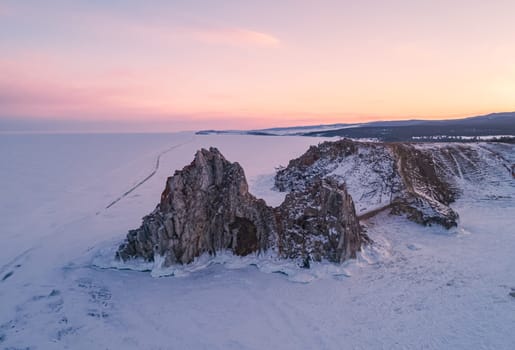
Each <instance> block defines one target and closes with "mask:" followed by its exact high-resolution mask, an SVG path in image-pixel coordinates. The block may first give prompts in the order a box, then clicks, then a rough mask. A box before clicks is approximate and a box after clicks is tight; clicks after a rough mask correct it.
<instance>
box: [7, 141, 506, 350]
mask: <svg viewBox="0 0 515 350" xmlns="http://www.w3.org/2000/svg"><path fill="white" fill-rule="evenodd" d="M321 141H322V140H321V139H320V138H304V137H259V136H237V135H224V136H216V135H210V136H195V135H193V134H191V133H181V134H168V135H165V134H162V135H158V134H156V135H2V136H0V160H1V162H2V166H1V167H0V184H1V185H0V186H1V191H0V193H1V196H0V219H1V222H2V229H1V230H2V231H1V238H2V254H1V255H0V348H2V349H3V348H6V349H7V348H22V349H24V348H31V349H384V348H386V349H390V348H391V349H513V344H514V343H515V333H514V332H513V330H514V329H515V298H513V297H511V296H510V293H511V292H512V291H513V288H515V274H514V273H513V271H514V269H513V268H514V266H515V265H514V264H515V260H514V258H513V252H514V251H515V231H514V229H513V227H514V224H515V219H514V218H515V186H514V184H513V181H511V182H510V181H498V179H496V178H486V179H484V178H483V179H482V180H481V181H482V183H481V184H482V186H481V187H482V188H484V189H490V190H489V191H490V192H493V193H494V194H495V195H494V196H488V195H487V193H486V192H487V191H486V190H482V191H481V192H480V194H479V195H477V194H474V193H477V192H474V193H472V192H468V191H467V192H465V193H464V195H463V196H462V198H461V199H460V200H459V201H458V202H457V203H456V204H455V205H454V208H455V209H456V210H457V211H458V212H459V214H460V218H461V221H460V226H459V227H458V228H457V229H456V230H454V231H450V232H449V231H445V230H444V229H441V228H439V227H421V226H419V225H416V224H413V223H411V222H409V221H407V220H405V219H403V218H402V217H393V216H388V215H386V214H385V213H383V214H380V215H379V216H377V217H375V218H374V219H372V220H370V221H368V222H367V223H366V225H367V232H368V234H369V235H370V237H371V238H372V239H373V240H374V242H375V245H374V247H367V248H366V249H364V251H363V252H362V253H361V254H360V256H359V257H358V260H357V261H354V262H350V263H346V264H344V265H343V266H336V265H333V264H327V263H321V264H313V268H312V269H310V270H303V269H299V268H298V267H297V266H295V264H293V263H291V262H283V261H275V260H273V259H272V258H266V257H256V256H249V257H246V258H243V259H240V258H235V257H233V256H231V254H228V253H221V254H219V255H217V256H216V257H214V258H213V257H207V256H203V257H200V258H199V259H197V261H196V262H195V263H194V264H192V265H191V266H184V267H180V268H176V269H175V270H174V271H173V274H174V275H175V277H163V278H155V277H152V276H151V273H149V272H148V271H155V272H154V275H155V276H162V275H169V274H170V272H171V271H162V270H160V268H159V266H158V265H159V264H148V263H147V264H146V265H145V264H141V263H139V264H134V266H127V265H123V266H122V265H120V266H113V265H112V264H113V260H112V259H110V257H112V254H113V252H114V249H116V246H117V244H118V243H119V242H120V241H121V240H122V239H123V238H124V237H125V234H126V232H127V230H128V229H130V228H134V227H137V226H138V225H139V224H140V220H141V217H142V216H143V215H145V214H147V213H149V212H150V211H151V210H152V209H153V208H154V207H155V205H156V203H157V200H158V198H159V196H160V193H161V191H162V190H163V187H164V183H165V179H166V177H167V176H169V175H171V174H172V173H173V171H174V170H176V169H180V168H182V167H183V166H184V165H185V164H188V163H189V162H191V160H192V159H193V155H194V153H195V150H197V149H198V148H200V147H209V146H216V147H218V148H219V149H220V150H221V152H222V153H223V154H224V155H225V156H226V157H227V158H228V159H229V160H231V161H238V162H240V164H241V165H242V166H243V168H244V169H245V172H246V174H247V177H248V179H249V185H250V190H251V192H252V193H254V194H256V195H257V196H259V197H263V198H265V199H266V200H267V201H268V202H269V203H271V204H274V205H275V204H278V203H279V202H280V201H281V200H282V197H281V196H283V195H282V194H277V193H276V192H274V191H272V190H271V184H272V180H271V177H272V176H273V173H274V168H275V167H276V166H279V165H286V164H287V162H288V160H289V159H291V158H294V157H297V156H299V155H300V154H302V153H303V152H304V151H305V150H306V149H307V148H308V146H309V145H310V144H316V143H318V142H321ZM483 146H484V147H493V148H491V149H490V150H491V151H494V152H498V153H499V154H501V155H502V156H503V157H506V158H510V157H511V159H512V158H513V157H514V156H515V155H513V153H510V150H512V148H506V149H505V148H502V147H500V146H499V147H497V146H491V145H486V144H485V145H483ZM174 147H175V148H174ZM172 148H173V149H172ZM166 150H170V151H168V152H167V153H163V152H164V151H166ZM485 152H488V150H485ZM162 153H163V154H162ZM160 154H162V156H161V158H160V164H159V168H158V169H157V171H156V173H155V174H154V175H153V176H151V177H150V178H149V179H148V180H147V181H145V182H144V183H143V184H141V185H140V186H138V187H137V188H136V189H134V190H133V191H132V192H130V194H128V195H127V196H125V197H123V196H122V195H123V194H124V193H126V192H127V191H129V190H130V189H132V188H134V187H135V186H136V185H138V184H139V183H140V182H141V181H142V180H143V179H145V178H147V177H148V176H149V175H150V174H151V173H152V171H153V170H154V168H155V164H156V158H157V157H158V156H159V155H160ZM485 154H486V153H485ZM465 185H466V183H465ZM120 197H122V199H120V201H118V202H117V203H116V204H115V205H113V206H112V207H110V208H109V209H106V207H107V206H108V205H109V203H112V202H113V201H114V200H116V199H117V198H120ZM106 267H107V268H106ZM113 267H115V268H116V269H115V268H113ZM129 267H130V268H132V270H121V269H120V268H129ZM134 269H139V270H144V271H143V272H139V271H134Z"/></svg>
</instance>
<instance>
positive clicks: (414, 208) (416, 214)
mask: <svg viewBox="0 0 515 350" xmlns="http://www.w3.org/2000/svg"><path fill="white" fill-rule="evenodd" d="M441 172H442V167H439V164H437V163H435V161H434V160H433V157H432V156H431V154H430V153H429V152H424V151H423V150H420V149H417V148H416V147H414V146H413V145H410V144H400V143H390V144H387V143H371V142H355V141H351V140H346V139H343V140H339V141H336V142H324V143H322V144H320V145H318V146H312V147H311V148H310V149H309V150H308V151H307V152H306V153H305V154H303V155H302V156H300V157H299V158H297V159H293V160H291V161H290V163H289V164H288V167H287V168H284V169H282V170H280V171H279V172H278V173H277V175H276V180H275V184H276V187H277V188H278V189H279V190H281V191H291V190H302V189H304V188H305V187H306V186H308V185H309V183H310V182H311V181H312V180H313V179H317V178H318V177H320V176H321V177H326V176H333V177H335V178H336V179H338V181H339V182H340V183H345V184H346V185H347V189H348V191H349V193H350V194H351V196H352V197H353V199H354V201H355V203H356V205H357V208H358V216H359V217H361V218H366V217H370V216H372V215H374V214H376V213H378V212H380V211H382V210H386V209H391V211H392V213H396V214H400V213H406V214H407V216H408V218H409V219H411V220H413V221H415V222H418V223H420V224H424V225H429V224H432V223H437V224H441V225H443V226H445V227H446V228H450V227H452V226H456V225H457V218H458V215H457V213H456V212H454V211H453V210H452V209H451V208H450V207H449V204H450V203H451V202H452V201H454V199H455V196H456V192H457V190H456V187H455V186H453V184H451V183H450V182H449V181H448V180H447V179H446V177H445V176H444V175H443V174H442V173H441Z"/></svg>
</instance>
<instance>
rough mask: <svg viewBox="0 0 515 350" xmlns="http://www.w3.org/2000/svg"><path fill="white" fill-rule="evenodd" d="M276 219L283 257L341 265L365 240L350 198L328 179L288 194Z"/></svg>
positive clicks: (316, 181)
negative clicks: (324, 260) (327, 261)
mask: <svg viewBox="0 0 515 350" xmlns="http://www.w3.org/2000/svg"><path fill="white" fill-rule="evenodd" d="M276 217H277V223H278V228H279V252H280V254H281V256H283V257H285V258H290V259H291V258H293V259H302V260H304V261H309V260H314V261H321V260H322V259H326V260H329V261H332V262H342V261H344V260H347V259H350V258H356V252H357V251H359V250H360V247H361V243H362V240H363V239H364V237H365V236H364V234H362V232H361V226H360V225H359V221H358V218H357V216H356V212H355V209H354V203H353V201H352V198H351V196H350V195H349V194H348V193H347V191H346V190H345V187H344V186H343V185H340V184H338V182H337V181H336V180H334V179H331V178H326V179H321V178H318V179H316V180H315V181H313V182H312V183H311V184H310V186H309V187H308V188H306V189H305V190H303V191H294V192H290V193H289V194H287V195H286V199H285V200H284V202H283V203H282V204H281V205H280V206H279V207H278V208H277V209H276Z"/></svg>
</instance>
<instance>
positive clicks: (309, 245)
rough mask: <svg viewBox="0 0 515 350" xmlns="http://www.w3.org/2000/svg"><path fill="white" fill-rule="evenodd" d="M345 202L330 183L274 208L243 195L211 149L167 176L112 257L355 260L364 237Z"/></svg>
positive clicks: (239, 178)
mask: <svg viewBox="0 0 515 350" xmlns="http://www.w3.org/2000/svg"><path fill="white" fill-rule="evenodd" d="M364 237H366V236H364V235H363V234H362V231H361V227H360V225H359V222H358V218H357V217H356V213H355V209H354V204H353V202H352V198H351V197H350V196H349V195H348V194H347V192H346V190H345V188H344V187H343V186H341V185H339V184H338V183H337V182H335V181H332V180H330V179H324V180H322V179H320V181H315V182H313V183H312V184H311V185H310V186H309V187H308V188H306V189H305V191H303V192H292V193H290V194H288V195H287V196H286V199H285V201H284V203H283V204H282V205H281V206H279V207H278V208H275V209H272V208H271V207H268V206H267V205H266V203H265V202H264V201H263V200H262V199H256V198H255V197H254V196H253V195H251V194H250V193H249V192H248V185H247V182H246V179H245V175H244V172H243V169H242V168H241V166H240V165H239V164H238V163H231V162H229V161H227V160H226V159H225V158H224V157H223V156H222V154H221V153H220V152H219V151H218V150H217V149H216V148H210V149H209V150H205V149H202V150H200V151H198V152H197V153H196V155H195V159H194V161H193V162H192V163H191V164H190V165H188V166H186V167H185V168H184V169H182V170H181V171H176V172H175V174H174V176H172V177H170V178H168V180H167V182H166V188H165V190H164V191H163V194H162V195H161V202H160V203H159V205H158V206H157V207H156V209H155V210H154V211H153V212H152V213H151V214H150V215H147V216H145V217H144V218H143V223H142V225H141V227H140V228H138V229H136V230H131V231H129V233H128V235H127V239H126V241H125V242H124V243H123V244H122V245H121V246H120V247H119V249H118V252H117V254H116V257H117V258H118V259H121V260H123V261H126V260H129V259H132V258H143V259H145V260H147V261H153V260H154V259H155V258H156V257H159V258H160V260H164V264H163V265H164V266H170V265H172V264H177V263H178V264H187V263H190V262H192V261H193V259H194V258H195V257H198V256H200V255H201V254H204V253H209V254H216V252H218V251H221V250H230V251H232V252H233V253H234V254H236V255H248V254H250V253H256V252H257V253H259V252H263V251H265V250H268V249H271V248H272V249H273V250H274V251H276V252H277V254H278V257H281V258H289V259H299V260H302V261H307V262H309V260H315V261H320V260H322V259H327V260H329V261H333V262H342V261H343V260H345V259H349V258H355V257H356V252H357V251H359V250H360V248H361V243H362V241H363V239H364Z"/></svg>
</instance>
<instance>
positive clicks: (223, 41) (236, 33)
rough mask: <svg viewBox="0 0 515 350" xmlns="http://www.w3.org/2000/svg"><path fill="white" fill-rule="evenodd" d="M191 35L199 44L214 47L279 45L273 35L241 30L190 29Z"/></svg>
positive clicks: (278, 41) (279, 42)
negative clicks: (212, 45)
mask: <svg viewBox="0 0 515 350" xmlns="http://www.w3.org/2000/svg"><path fill="white" fill-rule="evenodd" d="M191 35H192V37H193V38H194V39H196V40H198V41H200V42H203V43H207V44H215V45H219V44H220V45H230V46H253V47H279V46H280V44H281V41H280V40H279V39H278V38H277V37H275V36H273V35H270V34H266V33H262V32H257V31H253V30H248V29H243V28H217V29H209V30H195V29H192V30H191Z"/></svg>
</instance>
